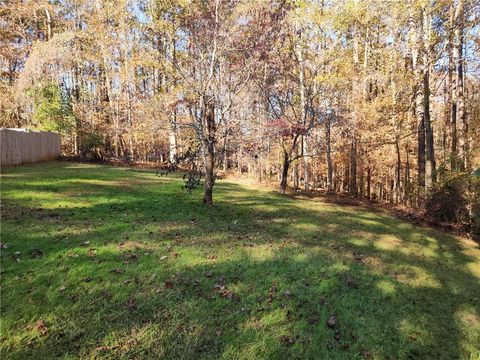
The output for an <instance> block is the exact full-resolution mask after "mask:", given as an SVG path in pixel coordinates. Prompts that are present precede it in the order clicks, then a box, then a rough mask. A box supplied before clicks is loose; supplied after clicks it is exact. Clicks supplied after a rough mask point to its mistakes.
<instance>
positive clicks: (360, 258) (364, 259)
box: [353, 253, 367, 263]
mask: <svg viewBox="0 0 480 360" xmlns="http://www.w3.org/2000/svg"><path fill="white" fill-rule="evenodd" d="M353 258H354V259H355V260H357V261H358V262H361V263H365V262H367V256H366V255H361V254H357V253H353Z"/></svg>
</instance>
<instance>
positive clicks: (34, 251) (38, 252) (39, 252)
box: [30, 248, 43, 259]
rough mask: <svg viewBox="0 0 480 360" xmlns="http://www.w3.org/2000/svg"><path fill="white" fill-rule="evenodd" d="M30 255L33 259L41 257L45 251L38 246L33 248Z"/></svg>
mask: <svg viewBox="0 0 480 360" xmlns="http://www.w3.org/2000/svg"><path fill="white" fill-rule="evenodd" d="M30 255H31V256H32V258H33V259H36V258H39V257H41V256H43V251H42V250H40V249H38V248H33V249H32V250H31V251H30Z"/></svg>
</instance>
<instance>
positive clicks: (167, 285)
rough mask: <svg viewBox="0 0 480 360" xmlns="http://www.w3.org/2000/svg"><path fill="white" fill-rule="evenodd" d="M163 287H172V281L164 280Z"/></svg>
mask: <svg viewBox="0 0 480 360" xmlns="http://www.w3.org/2000/svg"><path fill="white" fill-rule="evenodd" d="M165 288H167V289H172V288H173V281H171V280H167V281H165Z"/></svg>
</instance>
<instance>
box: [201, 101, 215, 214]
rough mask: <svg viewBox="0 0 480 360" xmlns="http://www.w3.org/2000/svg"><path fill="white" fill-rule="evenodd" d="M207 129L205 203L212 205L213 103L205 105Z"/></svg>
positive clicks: (213, 161) (213, 165) (213, 180)
mask: <svg viewBox="0 0 480 360" xmlns="http://www.w3.org/2000/svg"><path fill="white" fill-rule="evenodd" d="M205 130H206V136H205V138H204V139H203V151H204V156H205V192H204V194H203V203H204V204H207V205H209V206H211V205H212V204H213V198H212V195H213V185H214V184H215V175H214V167H215V109H214V106H213V104H210V103H209V104H206V106H205Z"/></svg>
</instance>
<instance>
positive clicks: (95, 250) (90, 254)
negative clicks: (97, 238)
mask: <svg viewBox="0 0 480 360" xmlns="http://www.w3.org/2000/svg"><path fill="white" fill-rule="evenodd" d="M96 252H97V249H88V253H87V254H88V256H90V257H94V256H95V254H96Z"/></svg>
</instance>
